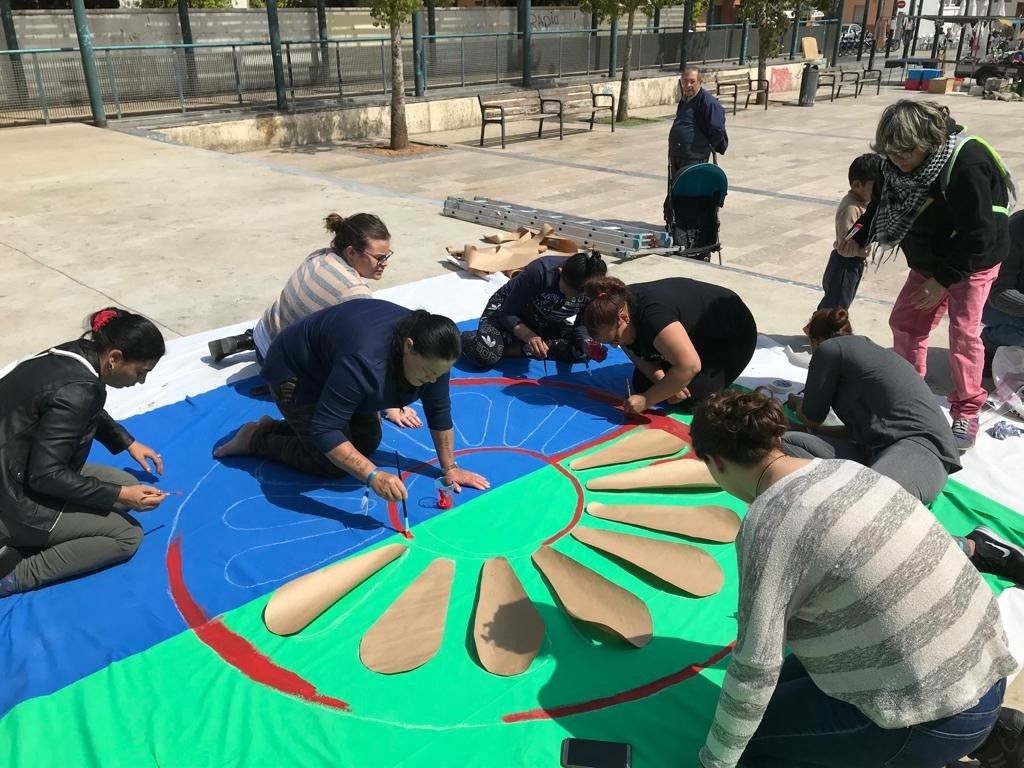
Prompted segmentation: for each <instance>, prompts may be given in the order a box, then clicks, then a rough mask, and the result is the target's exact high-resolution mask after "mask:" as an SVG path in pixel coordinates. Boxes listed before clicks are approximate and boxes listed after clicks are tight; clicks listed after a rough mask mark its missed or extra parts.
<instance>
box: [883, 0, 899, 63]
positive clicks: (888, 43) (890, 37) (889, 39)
mask: <svg viewBox="0 0 1024 768" xmlns="http://www.w3.org/2000/svg"><path fill="white" fill-rule="evenodd" d="M898 10H899V9H898V8H897V6H896V0H892V16H890V17H889V28H888V29H887V30H886V33H885V58H886V59H888V58H889V54H890V53H891V52H892V44H893V43H894V42H896V12H897V11H898ZM890 31H891V32H892V34H889V33H890Z"/></svg>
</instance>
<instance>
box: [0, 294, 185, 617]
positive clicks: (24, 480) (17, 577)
mask: <svg viewBox="0 0 1024 768" xmlns="http://www.w3.org/2000/svg"><path fill="white" fill-rule="evenodd" d="M163 355H164V339H163V336H162V335H161V334H160V331H159V330H158V329H157V327H156V326H155V325H153V323H151V322H150V321H149V320H147V319H146V318H144V317H142V316H141V315H136V314H133V313H131V312H126V311H125V310H123V309H115V308H113V307H109V308H107V309H103V310H100V311H99V312H96V313H95V314H93V315H92V316H91V317H90V318H89V330H88V331H87V332H86V333H85V334H83V336H82V337H81V338H79V339H77V340H76V341H69V342H67V343H65V344H60V345H58V346H56V347H53V348H51V349H49V350H48V351H46V352H43V353H41V354H39V355H36V356H35V357H31V358H29V359H27V360H24V361H22V362H20V363H19V364H18V365H16V366H15V367H14V368H13V369H12V370H11V371H10V372H9V373H8V374H7V375H6V376H4V377H3V378H2V379H0V577H2V578H0V597H6V596H8V595H10V594H13V593H16V592H25V591H28V590H31V589H36V588H38V587H42V586H45V585H47V584H50V583H52V582H55V581H59V580H61V579H67V578H70V577H72V576H77V575H79V574H82V573H89V572H91V571H95V570H98V569H100V568H105V567H106V566H108V565H113V564H114V563H120V562H122V561H124V560H128V559H129V558H130V557H131V556H132V555H134V554H135V551H136V550H137V549H138V548H139V544H140V543H141V542H142V530H141V528H139V525H138V523H136V522H135V521H134V520H132V518H131V517H129V516H128V515H127V514H126V513H127V511H128V510H134V511H136V512H148V511H150V510H153V509H156V508H157V507H158V506H159V505H160V502H162V501H163V500H164V499H165V498H166V495H165V494H164V492H163V491H161V490H159V489H157V488H154V487H152V486H149V485H144V484H141V483H140V482H139V480H138V479H137V478H136V477H135V476H134V475H130V474H128V473H127V472H124V471H122V470H120V469H114V468H113V467H107V466H101V465H98V464H89V463H86V459H87V458H88V456H89V451H90V449H91V448H92V443H93V440H94V439H95V440H99V441H100V443H101V444H102V445H103V447H105V448H106V449H107V450H109V451H110V452H111V453H114V454H117V453H120V452H121V451H127V452H128V455H129V456H131V457H132V459H134V460H135V461H136V462H137V463H138V464H139V466H140V467H141V468H142V469H143V470H145V471H146V472H149V471H150V470H151V469H152V470H155V471H156V472H157V474H162V473H163V470H164V465H163V460H162V459H161V458H160V454H158V453H156V452H155V451H154V450H153V449H152V448H150V447H149V446H147V445H144V444H142V443H140V442H139V441H138V440H136V439H135V438H134V437H132V436H131V435H130V434H129V433H128V431H127V430H126V429H125V428H124V427H122V426H121V425H120V424H118V423H117V422H116V421H114V420H113V419H112V418H111V417H110V415H109V414H108V413H107V412H106V410H104V405H105V403H106V399H107V387H115V388H122V387H132V386H135V385H136V384H142V383H144V382H145V381H146V376H147V374H149V372H150V371H152V370H153V368H154V367H155V366H156V364H157V362H158V361H159V360H160V358H161V357H163ZM21 550H24V551H25V553H26V554H27V556H24V557H23V553H22V551H21Z"/></svg>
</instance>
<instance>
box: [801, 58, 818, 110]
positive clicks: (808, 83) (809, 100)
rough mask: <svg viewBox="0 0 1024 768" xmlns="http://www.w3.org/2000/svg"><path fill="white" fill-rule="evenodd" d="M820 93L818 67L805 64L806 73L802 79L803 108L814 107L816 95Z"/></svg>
mask: <svg viewBox="0 0 1024 768" xmlns="http://www.w3.org/2000/svg"><path fill="white" fill-rule="evenodd" d="M817 92H818V65H817V64H804V73H803V76H802V77H801V78H800V101H799V102H798V104H799V105H800V106H801V107H813V106H814V95H815V94H816V93H817Z"/></svg>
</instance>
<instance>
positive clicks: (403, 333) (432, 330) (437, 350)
mask: <svg viewBox="0 0 1024 768" xmlns="http://www.w3.org/2000/svg"><path fill="white" fill-rule="evenodd" d="M406 339H412V348H413V350H414V351H415V352H416V353H417V354H418V355H420V357H426V358H429V359H431V360H456V359H458V357H459V355H460V354H462V341H461V339H460V338H459V329H458V327H457V326H456V325H455V322H454V321H453V320H452V319H451V318H448V317H445V316H444V315H432V314H430V313H429V312H427V311H426V310H425V309H417V310H414V311H413V312H411V313H410V314H409V315H408V316H407V317H405V318H403V319H402V320H401V322H399V323H398V325H396V326H395V335H394V337H393V338H392V341H391V349H392V351H393V353H394V354H395V356H396V358H399V359H400V358H401V354H402V347H403V346H404V344H405V340H406Z"/></svg>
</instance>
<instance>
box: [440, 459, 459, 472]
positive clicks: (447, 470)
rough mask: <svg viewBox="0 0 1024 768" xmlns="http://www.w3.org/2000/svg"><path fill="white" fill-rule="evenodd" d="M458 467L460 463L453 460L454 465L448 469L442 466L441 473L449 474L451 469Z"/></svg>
mask: <svg viewBox="0 0 1024 768" xmlns="http://www.w3.org/2000/svg"><path fill="white" fill-rule="evenodd" d="M458 468H459V465H458V463H457V462H454V461H453V462H452V465H451V466H450V467H448V468H447V469H444V468H442V469H441V474H442V475H447V474H448V473H449V472H451V471H452V470H453V469H458Z"/></svg>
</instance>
